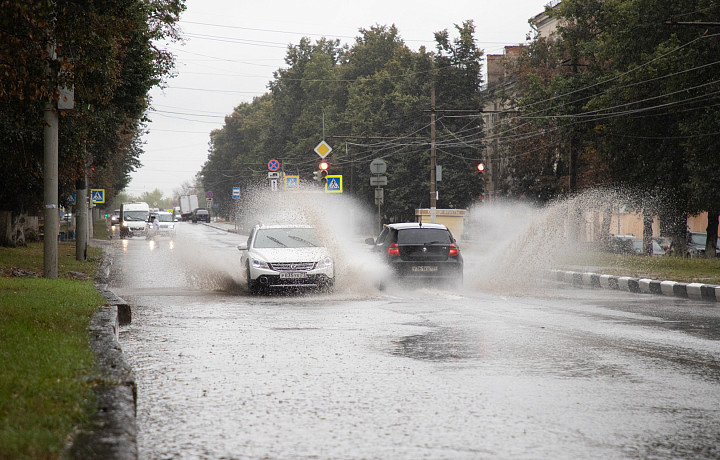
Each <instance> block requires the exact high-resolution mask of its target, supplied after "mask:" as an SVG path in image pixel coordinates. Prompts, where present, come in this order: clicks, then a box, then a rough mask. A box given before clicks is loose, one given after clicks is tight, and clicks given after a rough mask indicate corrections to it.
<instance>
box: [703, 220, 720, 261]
mask: <svg viewBox="0 0 720 460" xmlns="http://www.w3.org/2000/svg"><path fill="white" fill-rule="evenodd" d="M719 220H720V212H718V211H708V223H707V229H706V230H705V231H706V232H707V241H705V257H709V258H712V257H717V252H716V249H717V239H718V221H719Z"/></svg>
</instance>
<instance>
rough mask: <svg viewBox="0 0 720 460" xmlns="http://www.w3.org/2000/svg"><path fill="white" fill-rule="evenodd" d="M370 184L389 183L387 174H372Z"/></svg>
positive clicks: (376, 185) (374, 185)
mask: <svg viewBox="0 0 720 460" xmlns="http://www.w3.org/2000/svg"><path fill="white" fill-rule="evenodd" d="M370 185H371V186H373V187H382V186H383V185H387V176H370Z"/></svg>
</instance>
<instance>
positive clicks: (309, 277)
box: [238, 225, 335, 294]
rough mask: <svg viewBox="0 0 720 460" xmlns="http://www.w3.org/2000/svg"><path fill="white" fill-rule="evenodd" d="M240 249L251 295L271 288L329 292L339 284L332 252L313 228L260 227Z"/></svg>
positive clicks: (302, 226) (295, 226) (241, 260)
mask: <svg viewBox="0 0 720 460" xmlns="http://www.w3.org/2000/svg"><path fill="white" fill-rule="evenodd" d="M238 249H239V250H240V251H241V252H242V255H241V257H240V263H241V266H242V267H243V268H244V270H245V277H246V279H247V284H248V290H249V291H250V293H251V294H257V293H260V292H262V291H269V290H271V289H276V290H282V289H299V288H306V289H318V290H326V291H327V290H331V289H332V287H333V285H334V284H335V271H334V265H333V260H332V258H331V257H330V252H329V251H328V249H327V248H326V247H324V246H323V245H322V244H321V243H320V241H319V240H318V238H317V235H316V232H315V229H314V228H313V227H310V226H304V225H256V226H255V227H253V229H252V230H251V231H250V236H249V237H248V239H247V242H246V243H243V244H241V245H239V246H238Z"/></svg>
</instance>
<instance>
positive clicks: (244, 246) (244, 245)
mask: <svg viewBox="0 0 720 460" xmlns="http://www.w3.org/2000/svg"><path fill="white" fill-rule="evenodd" d="M237 248H238V251H247V248H248V247H247V243H240V244H238V247H237Z"/></svg>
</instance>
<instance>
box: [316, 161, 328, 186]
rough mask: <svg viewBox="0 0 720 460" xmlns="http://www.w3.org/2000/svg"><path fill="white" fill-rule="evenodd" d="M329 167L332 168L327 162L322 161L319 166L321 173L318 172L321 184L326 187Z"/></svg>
mask: <svg viewBox="0 0 720 460" xmlns="http://www.w3.org/2000/svg"><path fill="white" fill-rule="evenodd" d="M329 167H330V165H329V164H328V162H327V161H321V162H320V164H319V165H318V168H320V171H318V172H319V173H320V179H319V180H320V184H322V185H325V183H326V182H327V175H328V168H329Z"/></svg>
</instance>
